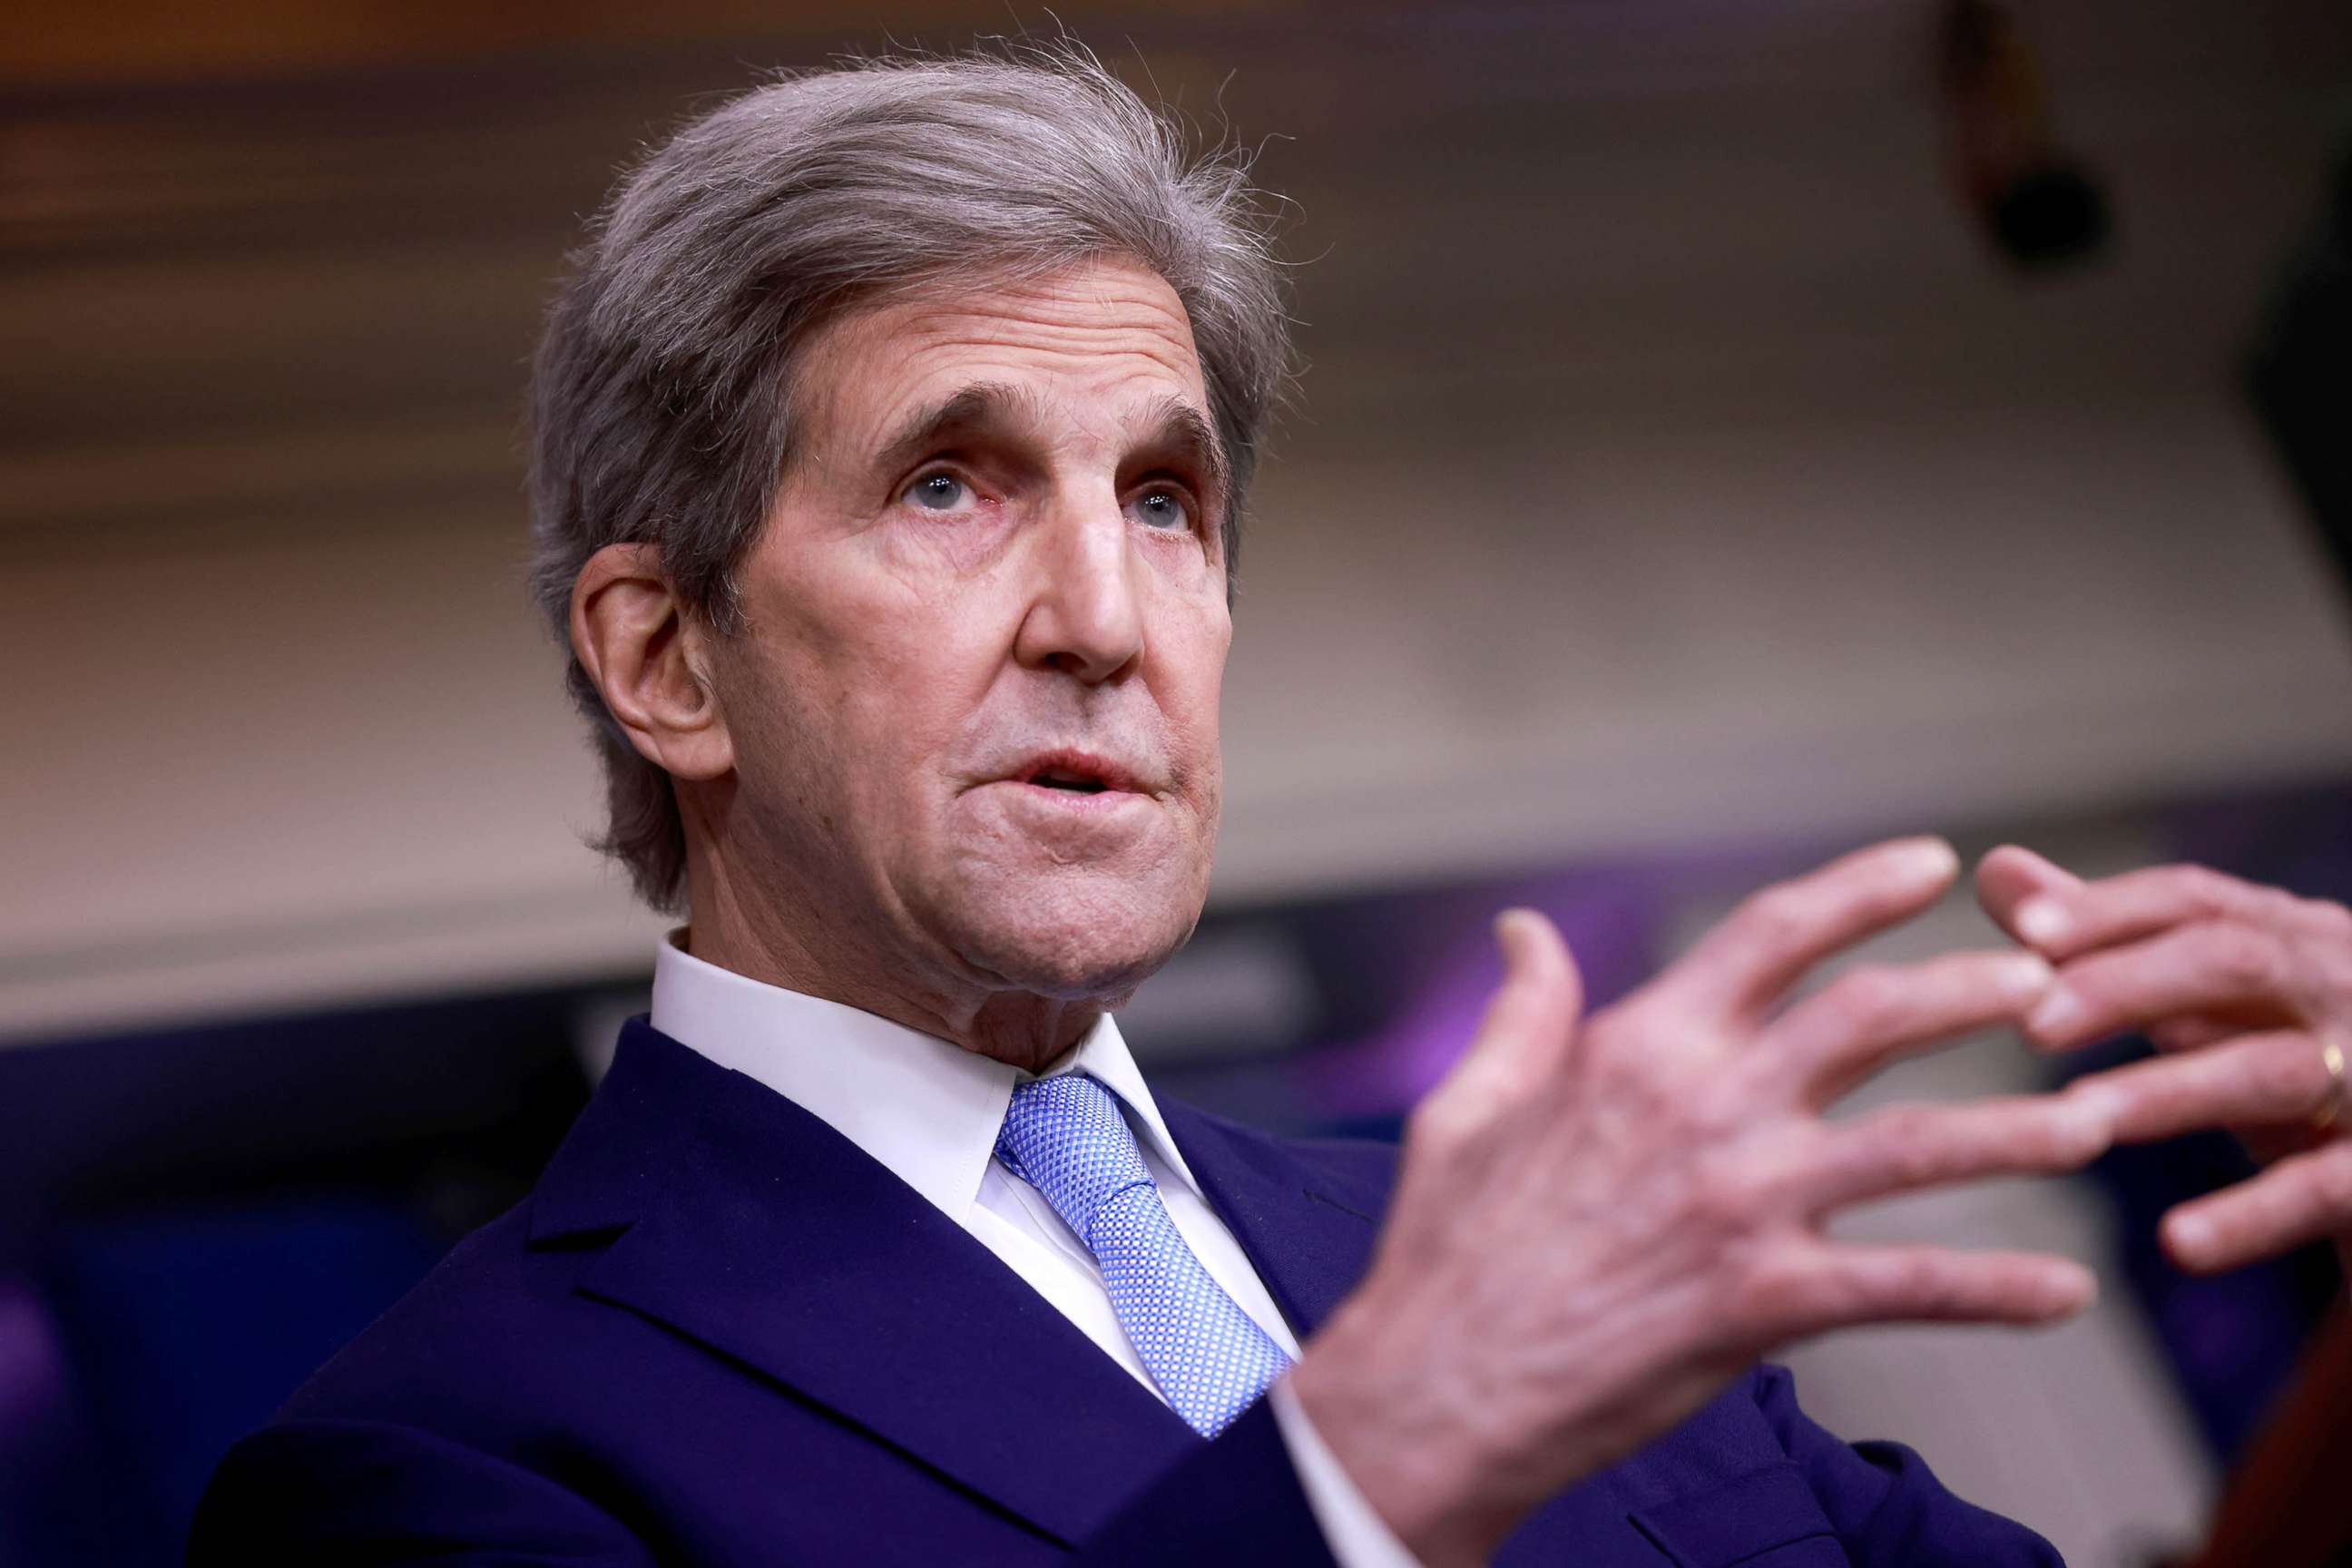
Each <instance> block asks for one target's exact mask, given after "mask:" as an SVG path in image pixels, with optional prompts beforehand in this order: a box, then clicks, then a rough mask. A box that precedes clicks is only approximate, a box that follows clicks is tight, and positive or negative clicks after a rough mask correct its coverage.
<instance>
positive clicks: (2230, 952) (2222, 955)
mask: <svg viewBox="0 0 2352 1568" xmlns="http://www.w3.org/2000/svg"><path fill="white" fill-rule="evenodd" d="M2212 940H2213V952H2212V963H2213V971H2214V974H2215V976H2216V977H2217V978H2218V979H2220V980H2221V982H2222V983H2223V984H2228V985H2230V986H2232V987H2235V988H2238V989H2242V990H2248V991H2258V990H2263V989H2266V988H2267V987H2268V986H2269V985H2271V984H2273V982H2275V981H2276V979H2277V978H2278V949H2277V947H2276V946H2275V945H2274V944H2273V943H2272V942H2270V941H2269V940H2267V939H2266V938H2265V937H2263V935H2262V934H2261V933H2260V932H2257V931H2251V930H2249V929H2247V928H2246V927H2244V926H2242V925H2219V926H2216V927H2214V928H2213V939H2212Z"/></svg>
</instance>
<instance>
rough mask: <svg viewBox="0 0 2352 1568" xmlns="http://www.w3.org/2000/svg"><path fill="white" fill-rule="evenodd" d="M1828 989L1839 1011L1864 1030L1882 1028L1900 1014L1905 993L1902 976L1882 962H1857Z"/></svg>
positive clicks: (1849, 1022) (1891, 1022) (1854, 1025)
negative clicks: (1830, 989)
mask: <svg viewBox="0 0 2352 1568" xmlns="http://www.w3.org/2000/svg"><path fill="white" fill-rule="evenodd" d="M1832 992H1833V994H1834V996H1835V999H1836V1005H1837V1010H1838V1012H1839V1014H1840V1015H1841V1016H1843V1017H1844V1019H1845V1020H1846V1022H1847V1023H1848V1024H1849V1025H1850V1026H1853V1028H1855V1029H1857V1030H1859V1031H1860V1032H1862V1033H1864V1034H1875V1033H1879V1032H1882V1031H1884V1030H1885V1029H1887V1028H1889V1027H1891V1026H1894V1025H1895V1023H1897V1022H1898V1021H1899V1020H1900V1018H1901V1016H1902V1013H1903V1004H1904V1000H1905V995H1906V987H1905V985H1904V983H1903V976H1902V974H1901V973H1900V972H1898V971H1896V970H1895V969H1892V968H1889V967H1888V966H1886V965H1885V964H1880V963H1865V964H1857V965H1856V966H1855V967H1853V969H1850V970H1848V971H1847V972H1846V973H1844V974H1843V976H1841V977H1840V978H1839V980H1838V981H1837V983H1836V984H1835V985H1834V986H1833V987H1832Z"/></svg>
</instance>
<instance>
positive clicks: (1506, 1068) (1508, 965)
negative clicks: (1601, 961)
mask: <svg viewBox="0 0 2352 1568" xmlns="http://www.w3.org/2000/svg"><path fill="white" fill-rule="evenodd" d="M1495 940H1496V943H1497V945H1499V946H1500V947H1501V948H1502V950H1503V984H1501V985H1500V986H1499V987H1497V988H1496V992H1495V994H1494V995H1493V996H1492V997H1491V998H1490V999H1489V1000H1488V1001H1487V1003H1486V1016H1485V1017H1484V1018H1483V1019H1482V1020H1481V1021H1480V1022H1479V1025H1478V1033H1477V1034H1476V1036H1475V1037H1474V1038H1473V1039H1472V1041H1471V1046H1470V1049H1469V1051H1468V1052H1467V1053H1466V1054H1465V1056H1464V1057H1463V1058H1462V1061H1461V1062H1460V1064H1458V1066H1457V1067H1456V1068H1455V1076H1456V1077H1458V1078H1461V1079H1465V1080H1467V1081H1472V1082H1475V1083H1483V1084H1486V1085H1488V1086H1489V1087H1491V1088H1493V1089H1496V1091H1497V1092H1500V1093H1511V1092H1515V1091H1516V1090H1517V1089H1519V1088H1521V1087H1524V1086H1526V1085H1528V1084H1532V1083H1535V1082H1538V1081H1540V1079H1543V1078H1544V1077H1546V1076H1548V1075H1549V1074H1551V1073H1554V1072H1557V1071H1558V1070H1559V1066H1560V1064H1561V1062H1562V1061H1563V1060H1564V1059H1565V1058H1566V1055H1567V1052H1568V1047H1569V1042H1570V1040H1572V1039H1573V1038H1574V1037H1575V1034H1576V1026H1577V1021H1578V1018H1579V1017H1580V1015H1581V1012H1582V1010H1583V1006H1584V984H1583V981H1582V979H1581V978H1580V976H1579V975H1578V973H1577V970H1576V960H1575V958H1574V957H1572V956H1571V955H1570V952H1569V951H1568V943H1567V942H1566V941H1565V940H1563V939H1562V938H1561V936H1560V934H1559V927H1558V926H1556V925H1554V924H1552V922H1551V921H1550V920H1549V917H1547V916H1545V915H1544V914H1543V913H1542V912H1541V911H1540V910H1529V909H1512V910H1504V911H1503V912H1502V913H1501V914H1500V915H1497V916H1496V918H1495Z"/></svg>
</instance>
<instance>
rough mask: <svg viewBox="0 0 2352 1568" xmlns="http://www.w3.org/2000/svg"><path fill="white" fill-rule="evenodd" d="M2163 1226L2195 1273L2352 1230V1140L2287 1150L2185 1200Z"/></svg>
mask: <svg viewBox="0 0 2352 1568" xmlns="http://www.w3.org/2000/svg"><path fill="white" fill-rule="evenodd" d="M2160 1234H2161V1236H2162V1237H2163V1240H2164V1249H2165V1250H2166V1251H2167V1252H2168V1253H2170V1254H2171V1255H2172V1258H2173V1261H2174V1262H2176V1263H2178V1264H2179V1265H2180V1266H2181V1267H2182V1268H2187V1269H2191V1270H2193V1271H2195V1272H2197V1273H2200V1274H2217V1273H2220V1272H2221V1271H2222V1270H2223V1269H2227V1268H2241V1267H2242V1266H2244V1265H2246V1264H2249V1263H2252V1262H2256V1261H2258V1260H2259V1259H2262V1258H2275V1257H2277V1256H2278V1255H2279V1254H2280V1253H2282V1252H2285V1251H2287V1250H2288V1249H2290V1248H2292V1247H2301V1246H2302V1245H2304V1244H2305V1242H2310V1241H2318V1240H2320V1239H2322V1238H2324V1237H2331V1236H2346V1235H2352V1140H2345V1139H2338V1140H2337V1141H2336V1142H2333V1143H2330V1144H2327V1145H2326V1146H2325V1147H2323V1148H2319V1149H2315V1150H2313V1151H2311V1152H2309V1153H2307V1154H2295V1155H2292V1156H2290V1157H2288V1158H2286V1159H2284V1160H2281V1161H2280V1162H2279V1163H2277V1164H2275V1165H2273V1166H2272V1167H2271V1168H2270V1169H2269V1170H2267V1171H2264V1172H2263V1173H2262V1174H2261V1175H2259V1176H2256V1177H2254V1178H2252V1180H2250V1181H2244V1182H2241V1183H2239V1184H2237V1185H2236V1186H2233V1187H2228V1188H2224V1189H2223V1190H2222V1191H2221V1192H2218V1193H2215V1194H2212V1195H2211V1196H2210V1197H2202V1198H2199V1199H2198V1200H2197V1201H2195V1202H2194V1203H2188V1204H2183V1205H2180V1206H2179V1208H2176V1209H2174V1210H2173V1211H2172V1212H2171V1213H2170V1214H2168V1215H2165V1216H2164V1225H2163V1227H2162V1230H2161V1232H2160Z"/></svg>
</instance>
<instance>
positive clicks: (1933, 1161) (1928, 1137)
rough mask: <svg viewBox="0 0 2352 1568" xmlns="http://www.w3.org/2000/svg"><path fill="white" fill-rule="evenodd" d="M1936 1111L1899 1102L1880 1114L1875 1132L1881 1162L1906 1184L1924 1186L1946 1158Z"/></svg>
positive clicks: (1943, 1167) (1942, 1169)
mask: <svg viewBox="0 0 2352 1568" xmlns="http://www.w3.org/2000/svg"><path fill="white" fill-rule="evenodd" d="M1939 1131H1941V1129H1940V1127H1939V1125H1938V1123H1937V1120H1936V1114H1935V1112H1934V1111H1932V1110H1928V1109H1927V1107H1926V1106H1923V1105H1898V1106H1894V1107H1892V1108H1890V1109H1888V1110H1884V1111H1881V1112H1880V1113H1879V1115H1878V1121H1877V1126H1876V1127H1875V1128H1874V1133H1875V1142H1876V1150H1875V1152H1876V1153H1877V1156H1878V1160H1879V1163H1880V1164H1881V1165H1882V1166H1883V1167H1884V1168H1885V1170H1886V1172H1887V1173H1889V1174H1890V1175H1892V1176H1893V1177H1894V1178H1895V1180H1896V1181H1897V1182H1899V1183H1900V1184H1903V1185H1905V1186H1913V1187H1916V1186H1925V1185H1927V1184H1929V1183H1932V1182H1934V1181H1935V1180H1937V1177H1938V1176H1940V1175H1941V1174H1942V1173H1943V1172H1944V1169H1945V1166H1946V1164H1947V1161H1946V1159H1945V1157H1944V1149H1943V1144H1942V1140H1941V1139H1940V1138H1939V1137H1938V1136H1937V1134H1938V1132H1939Z"/></svg>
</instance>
